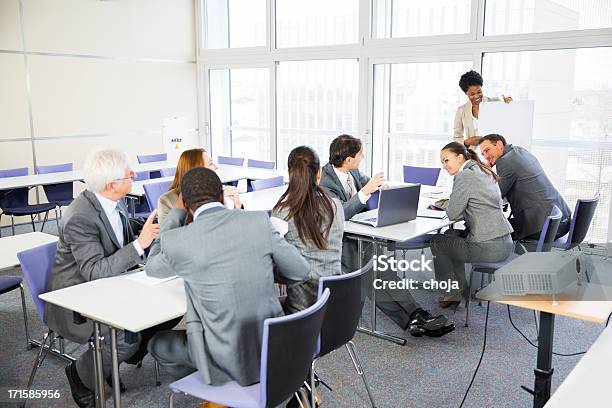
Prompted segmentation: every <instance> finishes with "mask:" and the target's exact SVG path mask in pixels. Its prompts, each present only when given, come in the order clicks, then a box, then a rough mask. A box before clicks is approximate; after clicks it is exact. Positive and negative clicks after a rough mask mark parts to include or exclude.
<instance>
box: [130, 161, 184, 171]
mask: <svg viewBox="0 0 612 408" xmlns="http://www.w3.org/2000/svg"><path fill="white" fill-rule="evenodd" d="M170 167H176V161H175V160H165V161H158V162H150V163H137V164H134V165H133V166H132V171H155V170H161V169H168V168H170Z"/></svg>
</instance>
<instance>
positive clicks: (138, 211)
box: [128, 171, 155, 218]
mask: <svg viewBox="0 0 612 408" xmlns="http://www.w3.org/2000/svg"><path fill="white" fill-rule="evenodd" d="M151 173H155V172H152V171H137V172H135V173H134V174H135V175H136V177H135V180H136V181H143V180H150V179H151V178H152V177H151ZM153 178H155V177H153ZM129 200H130V201H129V203H128V204H129V205H128V206H130V205H133V206H134V217H135V218H142V217H145V218H146V217H148V216H149V214H150V213H151V211H152V210H151V207H150V206H149V205H147V202H146V201H145V202H143V201H142V198H136V197H132V198H129ZM131 213H132V211H130V214H131Z"/></svg>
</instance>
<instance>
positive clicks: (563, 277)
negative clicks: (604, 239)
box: [495, 252, 578, 296]
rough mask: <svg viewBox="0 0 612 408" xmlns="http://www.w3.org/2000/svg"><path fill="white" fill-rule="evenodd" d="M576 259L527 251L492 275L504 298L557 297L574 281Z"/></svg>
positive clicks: (552, 253)
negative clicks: (538, 295)
mask: <svg viewBox="0 0 612 408" xmlns="http://www.w3.org/2000/svg"><path fill="white" fill-rule="evenodd" d="M577 268H578V257H577V256H575V255H573V254H571V253H568V252H528V253H526V254H523V255H521V256H519V257H518V258H516V259H515V260H513V261H512V262H510V263H508V264H506V265H504V266H503V267H501V268H499V269H498V270H497V271H496V272H495V280H496V281H498V282H499V284H500V285H501V289H502V293H503V294H504V295H510V296H516V295H529V294H543V295H557V294H559V293H561V292H563V290H564V289H565V288H566V287H567V286H568V285H569V284H570V283H572V282H575V281H576V277H577V271H578V269H577Z"/></svg>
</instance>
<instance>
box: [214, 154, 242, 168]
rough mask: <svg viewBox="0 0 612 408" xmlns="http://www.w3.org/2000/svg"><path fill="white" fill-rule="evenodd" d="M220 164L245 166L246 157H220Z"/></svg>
mask: <svg viewBox="0 0 612 408" xmlns="http://www.w3.org/2000/svg"><path fill="white" fill-rule="evenodd" d="M218 163H219V164H231V165H232V166H242V165H243V164H244V157H227V156H219V160H218Z"/></svg>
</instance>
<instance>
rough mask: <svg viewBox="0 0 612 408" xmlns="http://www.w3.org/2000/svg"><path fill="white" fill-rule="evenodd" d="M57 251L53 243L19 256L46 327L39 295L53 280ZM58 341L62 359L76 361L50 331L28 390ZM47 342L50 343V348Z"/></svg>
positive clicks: (46, 335) (45, 338)
mask: <svg viewBox="0 0 612 408" xmlns="http://www.w3.org/2000/svg"><path fill="white" fill-rule="evenodd" d="M56 250H57V242H51V243H49V244H45V245H41V246H38V247H35V248H32V249H28V250H26V251H22V252H19V253H18V254H17V258H18V259H19V263H20V264H21V270H22V271H23V276H24V277H25V279H26V281H27V282H28V287H29V288H30V293H31V294H32V299H33V300H34V304H35V305H36V312H37V313H38V317H39V319H40V321H41V323H42V324H43V325H44V326H46V324H45V304H44V302H43V301H42V300H41V299H40V298H39V297H38V295H40V294H42V293H45V292H46V290H47V284H48V282H49V279H50V278H51V273H52V271H53V263H54V260H55V252H56ZM56 340H58V341H59V346H60V352H61V354H60V357H62V358H63V359H65V360H68V361H73V360H74V359H73V358H72V357H70V356H68V355H67V354H65V353H64V340H63V338H62V337H61V336H58V335H57V334H56V333H54V332H53V330H51V329H49V330H48V331H47V333H45V335H44V337H43V340H42V342H41V343H40V350H39V351H38V356H37V357H36V360H34V366H33V367H32V372H31V373H30V378H29V380H28V385H27V389H28V390H29V389H30V388H31V387H32V383H33V382H34V377H35V376H36V371H37V370H38V368H39V367H40V366H41V364H42V363H43V361H44V360H45V357H46V356H47V354H48V353H49V351H53V352H54V353H56V351H55V350H53V346H54V344H55V341H56ZM47 341H49V345H48V346H47Z"/></svg>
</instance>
